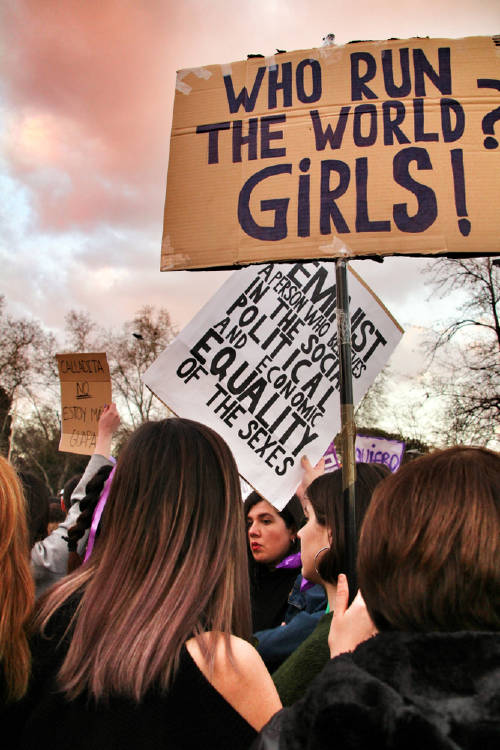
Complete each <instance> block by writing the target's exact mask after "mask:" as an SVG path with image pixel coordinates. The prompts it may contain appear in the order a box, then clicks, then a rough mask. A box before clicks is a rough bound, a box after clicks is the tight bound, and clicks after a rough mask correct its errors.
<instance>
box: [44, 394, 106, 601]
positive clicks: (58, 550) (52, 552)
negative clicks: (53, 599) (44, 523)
mask: <svg viewBox="0 0 500 750" xmlns="http://www.w3.org/2000/svg"><path fill="white" fill-rule="evenodd" d="M119 425H120V417H119V415H118V412H117V409H116V405H115V404H110V405H109V406H106V407H104V409H103V411H102V414H101V416H100V418H99V424H98V428H97V439H96V446H95V449H94V453H93V455H92V456H91V457H90V460H89V463H88V464H87V468H86V469H85V472H84V473H83V475H82V477H81V479H80V481H79V483H78V484H77V486H76V488H75V489H74V491H73V493H72V495H71V501H72V502H71V507H70V509H69V511H68V514H67V516H66V518H65V519H64V521H63V522H62V523H60V524H59V526H58V527H57V528H56V529H54V531H53V532H52V533H51V534H49V536H47V537H45V539H42V540H41V541H38V542H36V543H35V544H34V545H33V547H32V549H31V572H32V574H33V578H34V580H35V593H36V598H39V597H40V595H41V594H42V593H44V592H45V591H46V590H47V589H49V588H50V587H51V586H52V585H53V584H54V583H56V582H57V581H60V580H61V578H63V577H64V576H65V575H66V574H67V573H68V557H69V550H68V543H67V539H68V536H69V529H70V528H71V527H73V526H74V525H75V523H76V522H77V520H78V518H79V516H80V513H81V511H82V508H81V501H82V500H83V498H84V497H85V495H86V491H87V485H88V483H89V482H90V480H91V479H92V478H93V477H94V476H95V475H96V472H98V471H99V469H100V468H101V467H105V468H106V469H108V471H111V469H112V468H113V461H112V460H111V441H112V438H113V435H114V433H115V432H116V430H117V429H118V426H119ZM99 481H101V482H102V484H104V481H105V480H102V479H100V480H99ZM96 492H97V489H95V490H94V494H95V493H96ZM87 536H88V535H87V533H86V532H85V533H84V534H83V535H82V536H81V537H78V541H77V547H76V548H75V550H74V551H75V554H77V555H78V556H79V557H82V556H83V555H84V554H85V547H86V543H87ZM75 563H76V558H75V557H73V559H72V564H75Z"/></svg>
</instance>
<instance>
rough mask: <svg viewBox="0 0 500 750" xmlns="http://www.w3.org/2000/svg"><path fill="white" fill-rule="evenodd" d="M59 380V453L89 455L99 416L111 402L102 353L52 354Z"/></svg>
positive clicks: (92, 449) (92, 446)
mask: <svg viewBox="0 0 500 750" xmlns="http://www.w3.org/2000/svg"><path fill="white" fill-rule="evenodd" d="M56 357H57V366H58V368H59V378H60V381H61V426H62V429H61V440H60V442H59V450H60V451H67V452H68V453H81V454H84V455H91V454H92V453H93V452H94V448H95V445H96V437H97V426H98V422H99V417H100V416H101V412H102V410H103V408H104V406H105V405H106V404H110V403H111V400H112V399H111V380H110V375H109V367H108V362H107V359H106V354H104V353H99V354H89V353H87V352H85V353H84V354H74V353H72V354H56Z"/></svg>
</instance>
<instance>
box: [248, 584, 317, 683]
mask: <svg viewBox="0 0 500 750" xmlns="http://www.w3.org/2000/svg"><path fill="white" fill-rule="evenodd" d="M302 580H303V579H302V576H301V575H300V573H299V575H298V576H297V578H296V579H295V583H294V584H293V588H292V590H291V592H290V595H289V597H288V607H287V610H286V612H285V619H284V622H285V624H284V625H280V626H278V627H276V628H269V629H268V630H259V631H257V632H256V633H254V637H255V638H256V640H257V651H258V652H259V654H260V655H261V656H262V658H263V660H264V663H265V665H266V667H267V668H268V670H269V671H270V672H274V670H275V669H277V668H278V667H279V665H280V664H281V663H282V662H283V661H284V660H285V659H286V658H287V657H288V656H290V654H291V653H292V652H293V651H295V649H296V648H297V647H298V646H300V644H301V643H302V641H303V640H305V639H306V638H307V636H308V635H309V634H310V633H312V631H313V630H314V628H315V627H316V625H317V624H318V622H319V620H320V619H321V617H322V616H323V615H324V614H325V609H326V605H327V598H326V594H325V590H324V588H323V587H322V586H320V585H319V584H314V585H313V586H311V587H310V588H307V589H304V590H302V591H301V583H302Z"/></svg>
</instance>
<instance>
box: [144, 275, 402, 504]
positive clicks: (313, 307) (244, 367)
mask: <svg viewBox="0 0 500 750" xmlns="http://www.w3.org/2000/svg"><path fill="white" fill-rule="evenodd" d="M349 288H350V295H351V303H350V314H351V330H352V349H353V356H352V368H353V392H354V400H355V403H357V402H359V401H360V400H361V398H362V397H363V395H364V393H365V392H366V390H367V389H368V387H369V386H370V384H371V383H372V382H373V380H374V379H375V377H376V375H377V374H378V373H379V372H380V370H381V369H382V367H383V366H384V364H385V362H386V361H387V359H388V357H389V356H390V354H391V353H392V351H393V350H394V348H395V346H396V345H397V343H398V342H399V340H400V338H401V336H402V329H401V328H400V327H399V325H398V324H397V323H396V322H395V320H394V319H393V318H392V316H391V315H390V313H388V312H387V310H386V309H385V308H384V307H383V305H382V304H381V303H380V301H379V300H378V299H377V298H376V297H375V295H374V294H373V293H372V292H371V291H370V290H369V288H368V287H367V286H366V285H365V284H364V283H363V282H362V281H361V279H360V278H359V276H358V275H357V274H355V273H354V272H351V274H350V278H349ZM143 380H144V382H145V384H146V385H147V386H148V387H149V388H150V389H151V390H152V391H153V393H155V394H156V395H157V396H158V397H159V398H160V399H161V400H162V401H163V402H164V403H165V404H166V405H167V406H168V407H169V408H170V409H171V410H172V411H173V412H174V413H175V414H177V415H178V416H180V417H186V418H189V419H194V420H197V421H200V422H202V423H203V424H206V425H209V426H210V427H212V428H213V429H214V430H215V431H216V432H218V433H219V434H220V435H221V436H222V437H223V438H224V439H225V440H226V442H227V443H228V445H229V446H230V448H231V450H232V451H233V454H234V456H235V459H236V463H237V466H238V470H239V472H240V474H241V476H243V477H244V479H245V480H246V481H247V482H248V483H249V484H250V485H251V486H252V487H254V489H256V490H257V491H258V492H259V493H260V494H261V495H262V496H263V497H265V498H266V499H267V500H269V501H270V502H271V503H272V504H273V505H275V506H276V507H277V508H282V507H284V505H285V504H286V503H287V502H288V500H289V499H290V497H291V496H292V494H293V492H294V491H295V488H296V487H297V485H298V484H299V482H300V479H301V476H302V470H301V467H300V458H301V456H302V455H303V454H307V455H308V456H309V458H310V460H311V461H312V462H313V463H316V461H317V460H318V459H319V458H320V457H321V456H322V455H323V452H324V451H325V449H326V448H327V446H328V445H329V444H330V442H331V440H332V438H333V437H334V436H335V435H336V434H337V432H338V431H339V427H340V410H339V381H340V364H339V356H338V346H337V321H336V287H335V267H334V264H333V263H320V262H318V261H312V262H309V263H296V264H286V263H283V264H275V263H268V264H266V265H258V266H255V265H254V266H249V267H247V268H243V269H240V270H239V271H237V272H235V273H233V274H232V275H231V276H230V277H229V279H228V280H227V281H226V282H225V283H224V284H223V285H222V286H221V288H220V289H219V290H218V291H217V293H216V294H215V295H214V296H213V297H212V298H211V299H210V301H209V302H208V303H207V304H206V305H205V306H204V307H203V308H202V310H201V311H200V312H199V313H198V314H197V315H196V316H195V317H194V318H193V320H191V322H190V323H189V324H188V325H187V326H186V327H185V328H184V329H183V330H182V331H181V333H180V334H179V336H178V337H177V338H176V339H175V340H174V341H173V342H172V343H171V344H170V346H169V347H168V348H167V349H166V350H165V351H164V352H163V353H162V354H161V355H160V357H159V358H158V359H157V360H156V361H155V362H154V363H153V365H152V366H151V367H150V368H149V369H148V370H147V372H146V373H145V375H144V377H143Z"/></svg>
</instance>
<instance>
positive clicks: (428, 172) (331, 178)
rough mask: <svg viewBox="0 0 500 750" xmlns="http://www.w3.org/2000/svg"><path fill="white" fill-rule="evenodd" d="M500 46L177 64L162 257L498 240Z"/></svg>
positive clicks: (331, 253) (402, 47)
mask: <svg viewBox="0 0 500 750" xmlns="http://www.w3.org/2000/svg"><path fill="white" fill-rule="evenodd" d="M496 41H497V42H498V38H497V40H496ZM499 50H500V47H498V46H496V44H495V39H493V38H492V37H469V38H465V39H423V38H413V39H399V40H398V39H396V40H388V41H378V42H359V43H351V44H347V45H344V46H331V47H322V48H318V49H309V50H300V51H296V52H287V53H284V54H276V55H274V56H272V57H269V58H251V59H248V60H245V61H241V62H234V63H231V64H226V65H208V66H207V67H203V68H195V69H186V70H181V71H179V73H178V76H177V87H176V93H175V102H174V117H173V126H172V135H171V141H170V161H169V168H168V179H167V194H166V202H165V215H164V230H163V242H162V258H161V269H162V270H163V271H167V270H175V269H183V268H209V267H224V266H235V265H245V264H248V263H252V262H266V261H268V260H282V261H283V260H290V259H300V258H303V259H305V258H320V259H321V258H331V257H339V256H341V255H346V254H347V255H348V256H351V257H356V256H360V255H384V254H416V255H421V254H425V255H426V254H439V253H494V252H498V251H499V250H500V240H499V238H500V211H499V210H498V195H499V194H500V148H499V145H498V144H499V141H500V122H499V120H500V54H499Z"/></svg>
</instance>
